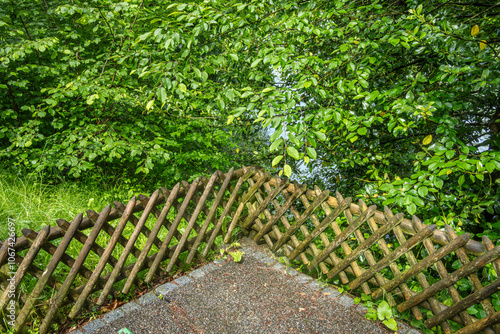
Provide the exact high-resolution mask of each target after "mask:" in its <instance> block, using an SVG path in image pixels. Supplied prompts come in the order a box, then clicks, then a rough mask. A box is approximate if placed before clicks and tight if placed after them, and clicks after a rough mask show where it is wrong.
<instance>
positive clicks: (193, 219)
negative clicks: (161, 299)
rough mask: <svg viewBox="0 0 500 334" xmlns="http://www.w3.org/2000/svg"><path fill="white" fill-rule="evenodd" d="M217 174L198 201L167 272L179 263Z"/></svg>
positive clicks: (215, 174)
mask: <svg viewBox="0 0 500 334" xmlns="http://www.w3.org/2000/svg"><path fill="white" fill-rule="evenodd" d="M217 174H218V173H217V172H215V173H213V174H212V176H211V177H210V180H209V181H208V184H207V186H206V187H205V190H204V191H203V195H201V198H200V199H199V200H197V202H198V204H197V205H196V208H195V209H194V212H193V214H192V216H191V219H190V220H189V222H188V224H187V226H186V228H185V230H184V233H183V234H182V237H181V239H180V240H179V243H178V244H177V248H176V249H175V252H174V255H173V256H172V257H171V258H170V262H169V263H168V266H167V272H170V270H172V268H173V267H174V264H175V262H176V261H177V258H178V257H179V255H180V253H181V251H182V248H183V247H184V244H185V242H186V240H187V238H188V236H189V233H190V232H191V229H192V228H193V226H194V224H195V223H196V219H197V218H198V215H199V214H200V211H201V209H202V207H204V206H205V201H206V200H207V197H208V195H209V194H210V192H211V191H212V187H213V186H214V183H215V180H216V178H217Z"/></svg>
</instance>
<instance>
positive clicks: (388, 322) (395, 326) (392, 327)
mask: <svg viewBox="0 0 500 334" xmlns="http://www.w3.org/2000/svg"><path fill="white" fill-rule="evenodd" d="M382 323H383V324H384V325H386V326H387V328H389V329H390V330H392V331H397V330H398V323H397V322H396V320H394V319H392V318H391V319H388V320H384V321H382Z"/></svg>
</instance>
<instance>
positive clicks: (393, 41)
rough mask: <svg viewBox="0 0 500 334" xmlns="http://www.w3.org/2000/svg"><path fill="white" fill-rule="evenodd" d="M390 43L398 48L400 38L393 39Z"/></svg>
mask: <svg viewBox="0 0 500 334" xmlns="http://www.w3.org/2000/svg"><path fill="white" fill-rule="evenodd" d="M389 42H391V44H392V45H394V46H396V45H398V44H399V38H393V39H391V40H390V41H389Z"/></svg>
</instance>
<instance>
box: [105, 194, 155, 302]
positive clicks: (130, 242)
mask: <svg viewBox="0 0 500 334" xmlns="http://www.w3.org/2000/svg"><path fill="white" fill-rule="evenodd" d="M159 194H160V191H159V190H158V189H157V190H156V191H155V192H154V193H153V195H152V196H151V198H150V199H149V202H148V205H147V206H146V208H145V209H144V211H143V212H142V215H141V219H140V220H139V222H138V223H137V225H136V227H135V229H134V231H133V232H132V235H131V236H130V238H129V240H128V242H127V245H126V246H125V248H124V249H123V252H122V255H121V256H120V258H119V259H118V263H117V264H116V265H115V267H114V268H113V271H112V272H111V275H110V277H109V279H108V281H107V282H106V285H105V286H104V288H103V289H102V292H101V295H100V296H99V298H98V299H97V302H96V304H97V305H99V306H100V305H102V304H104V300H105V298H106V296H107V294H108V292H109V290H111V288H112V287H113V284H114V283H115V281H116V278H117V277H118V275H119V274H120V272H121V270H122V268H123V266H124V265H125V261H126V260H127V258H128V256H129V255H130V252H131V250H132V246H134V243H135V241H136V240H137V238H138V237H139V234H140V233H141V230H142V228H143V227H144V224H145V223H146V220H147V219H148V216H149V214H150V212H151V210H152V209H153V206H154V205H155V201H156V199H157V198H158V195H159ZM130 216H132V215H130ZM139 256H140V255H139Z"/></svg>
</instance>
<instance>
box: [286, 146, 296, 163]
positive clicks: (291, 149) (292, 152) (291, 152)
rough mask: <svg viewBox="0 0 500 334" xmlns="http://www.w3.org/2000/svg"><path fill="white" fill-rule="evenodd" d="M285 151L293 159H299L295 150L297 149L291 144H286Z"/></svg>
mask: <svg viewBox="0 0 500 334" xmlns="http://www.w3.org/2000/svg"><path fill="white" fill-rule="evenodd" d="M286 151H287V152H288V154H289V155H290V156H291V157H292V158H294V159H295V160H299V151H297V149H296V148H295V147H293V146H288V147H287V148H286Z"/></svg>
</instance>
